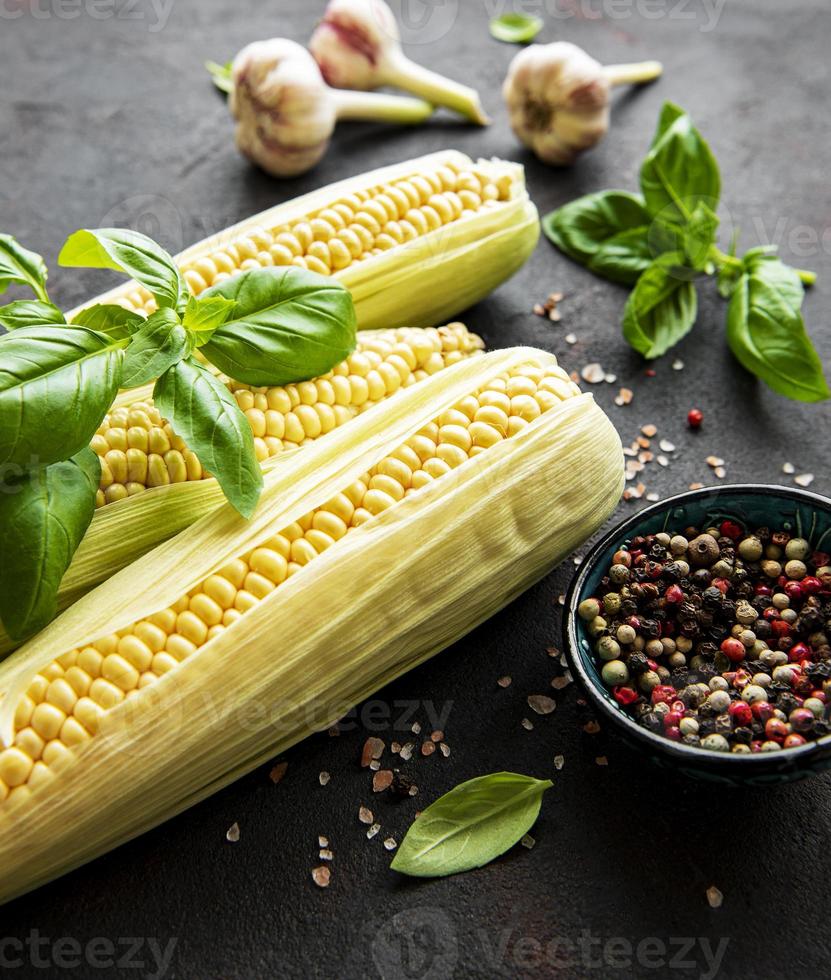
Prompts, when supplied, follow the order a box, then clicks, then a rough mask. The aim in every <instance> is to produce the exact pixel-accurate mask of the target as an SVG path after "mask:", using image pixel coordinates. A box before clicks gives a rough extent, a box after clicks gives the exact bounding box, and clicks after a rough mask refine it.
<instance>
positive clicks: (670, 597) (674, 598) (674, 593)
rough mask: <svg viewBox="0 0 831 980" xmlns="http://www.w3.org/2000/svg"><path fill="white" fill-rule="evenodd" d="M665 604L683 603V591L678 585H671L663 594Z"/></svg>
mask: <svg viewBox="0 0 831 980" xmlns="http://www.w3.org/2000/svg"><path fill="white" fill-rule="evenodd" d="M664 598H665V599H666V601H667V602H671V603H673V605H674V604H675V603H678V602H683V601H684V590H683V589H682V588H681V586H680V585H671V586H670V587H669V588H668V589H667V590H666V592H665V593H664Z"/></svg>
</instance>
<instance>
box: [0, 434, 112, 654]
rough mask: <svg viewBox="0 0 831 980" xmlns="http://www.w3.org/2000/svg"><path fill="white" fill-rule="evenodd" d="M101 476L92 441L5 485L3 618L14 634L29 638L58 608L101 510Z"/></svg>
mask: <svg viewBox="0 0 831 980" xmlns="http://www.w3.org/2000/svg"><path fill="white" fill-rule="evenodd" d="M100 476H101V467H100V464H99V462H98V457H97V456H96V455H95V453H94V452H93V451H92V449H90V448H89V446H86V447H85V448H84V449H82V450H81V451H80V452H79V453H78V454H77V455H75V456H73V457H72V459H67V460H63V461H62V462H58V463H53V464H52V465H51V466H46V467H43V468H42V469H37V470H33V471H32V472H28V473H24V474H23V475H22V476H21V477H19V478H17V479H12V480H8V481H6V482H5V484H4V485H3V486H0V554H2V555H3V561H2V562H0V619H2V621H3V625H4V626H5V627H6V632H7V633H8V634H9V636H11V637H12V639H14V640H22V639H25V637H27V636H30V635H31V634H32V633H35V632H36V631H37V630H39V629H41V628H42V627H44V626H45V625H46V624H47V623H48V622H49V621H50V620H51V619H52V618H53V617H54V615H55V613H56V612H57V608H58V598H57V597H58V586H59V585H60V584H61V579H62V578H63V575H64V572H65V571H66V569H67V568H68V566H69V563H70V561H71V560H72V556H73V555H74V554H75V549H76V548H77V547H78V545H79V544H80V543H81V538H83V536H84V534H85V532H86V530H87V528H88V527H89V524H90V521H91V520H92V515H93V514H94V513H95V491H96V490H97V489H98V481H99V479H100Z"/></svg>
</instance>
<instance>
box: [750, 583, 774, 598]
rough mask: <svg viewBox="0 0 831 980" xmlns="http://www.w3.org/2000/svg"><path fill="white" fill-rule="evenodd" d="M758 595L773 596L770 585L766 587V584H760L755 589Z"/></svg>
mask: <svg viewBox="0 0 831 980" xmlns="http://www.w3.org/2000/svg"><path fill="white" fill-rule="evenodd" d="M753 591H754V592H755V593H756V595H763V596H771V595H773V589H772V588H771V587H770V586H769V585H765V583H764V582H758V583H757V584H756V586H755V588H754V589H753Z"/></svg>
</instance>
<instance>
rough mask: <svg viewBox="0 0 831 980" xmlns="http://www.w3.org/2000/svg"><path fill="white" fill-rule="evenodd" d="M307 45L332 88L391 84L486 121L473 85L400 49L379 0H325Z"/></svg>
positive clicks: (390, 19) (393, 25)
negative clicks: (466, 83) (452, 76)
mask: <svg viewBox="0 0 831 980" xmlns="http://www.w3.org/2000/svg"><path fill="white" fill-rule="evenodd" d="M309 49H310V50H311V52H312V54H313V55H314V56H315V58H316V59H317V63H318V64H319V65H320V70H321V71H322V72H323V77H324V78H325V79H326V81H327V82H328V83H329V84H330V85H333V86H334V87H335V88H352V89H363V90H366V89H373V88H379V87H380V86H381V85H392V86H394V87H395V88H401V89H404V90H406V91H408V92H412V93H413V94H414V95H418V96H420V97H421V98H422V99H426V100H427V101H428V102H431V103H432V104H433V105H440V106H445V107H446V108H448V109H453V110H454V111H455V112H458V113H461V114H462V115H463V116H466V117H467V118H468V119H470V120H471V121H472V122H475V123H477V124H478V125H480V126H487V125H488V123H489V122H490V120H489V119H488V117H487V116H486V115H485V112H484V110H483V109H482V105H481V103H480V101H479V95H478V93H477V92H476V90H475V89H472V88H469V87H468V86H466V85H460V84H459V83H458V82H454V81H453V80H452V79H450V78H445V77H444V76H443V75H439V74H438V73H436V72H434V71H430V70H429V69H427V68H423V67H422V66H421V65H417V64H416V63H415V62H414V61H411V60H410V59H409V58H408V57H407V56H406V55H405V54H404V52H403V51H402V50H401V35H400V32H399V30H398V24H397V22H396V20H395V15H394V14H393V12H392V11H391V10H390V8H389V7H388V6H387V4H386V3H385V2H384V0H330V3H329V6H328V7H327V8H326V13H325V14H324V15H323V20H322V21H321V22H320V24H319V25H318V27H317V29H316V30H315V32H314V34H313V35H312V39H311V41H310V42H309Z"/></svg>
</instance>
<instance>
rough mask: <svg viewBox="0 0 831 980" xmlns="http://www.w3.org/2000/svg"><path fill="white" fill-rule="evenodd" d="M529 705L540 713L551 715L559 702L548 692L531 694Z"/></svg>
mask: <svg viewBox="0 0 831 980" xmlns="http://www.w3.org/2000/svg"><path fill="white" fill-rule="evenodd" d="M528 707H529V708H530V709H531V710H532V711H534V712H536V713H537V714H538V715H550V714H551V712H552V711H553V710H554V709H555V708H556V707H557V702H556V701H555V700H554V698H550V697H548V695H546V694H529V695H528Z"/></svg>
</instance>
